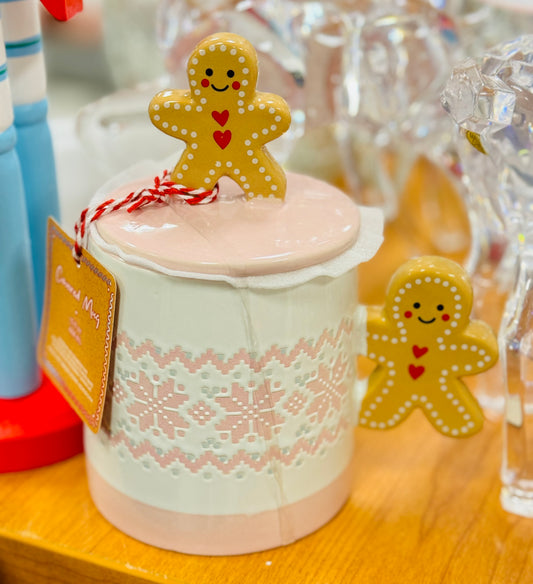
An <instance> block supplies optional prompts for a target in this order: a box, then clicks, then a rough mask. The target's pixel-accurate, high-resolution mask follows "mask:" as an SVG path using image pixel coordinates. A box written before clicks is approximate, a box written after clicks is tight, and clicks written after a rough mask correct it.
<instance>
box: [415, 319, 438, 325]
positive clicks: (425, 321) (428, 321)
mask: <svg viewBox="0 0 533 584" xmlns="http://www.w3.org/2000/svg"><path fill="white" fill-rule="evenodd" d="M418 320H419V321H420V322H423V323H424V324H431V323H432V322H435V320H436V319H435V317H433V318H432V319H431V320H424V319H423V318H420V317H418Z"/></svg>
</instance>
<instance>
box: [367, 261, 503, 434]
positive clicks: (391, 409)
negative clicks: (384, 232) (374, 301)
mask: <svg viewBox="0 0 533 584" xmlns="http://www.w3.org/2000/svg"><path fill="white" fill-rule="evenodd" d="M471 308H472V288H471V286H470V283H469V282H468V278H467V275H466V273H465V271H464V270H463V269H462V268H461V267H460V266H459V265H458V264H456V263H455V262H452V261H450V260H447V259H444V258H439V257H433V256H426V257H422V258H417V259H414V260H410V261H408V262H406V264H404V265H403V266H402V267H401V268H400V269H399V270H398V271H397V272H396V274H395V275H394V276H393V278H392V280H391V284H390V286H389V289H388V291H387V299H386V303H385V307H384V308H377V307H370V308H369V309H368V315H367V347H368V357H369V358H370V359H372V360H375V361H376V362H377V367H376V369H375V370H374V371H373V373H372V375H371V376H370V378H369V381H368V392H367V395H366V396H365V398H364V400H363V403H362V405H361V415H360V424H361V425H362V426H366V427H369V428H376V429H386V428H392V427H394V426H396V425H397V424H399V423H400V422H402V421H403V420H404V419H406V418H407V417H408V416H409V414H410V413H411V412H412V411H413V410H414V409H416V408H418V409H420V410H422V412H423V413H424V414H425V416H426V417H427V419H428V420H429V421H430V422H431V424H432V425H433V426H434V427H435V428H436V429H437V430H438V431H439V432H441V433H442V434H444V435H446V436H453V437H466V436H470V435H471V434H474V433H475V432H478V431H479V430H480V429H481V427H482V425H483V413H482V411H481V409H480V407H479V405H478V404H477V402H476V401H475V399H474V398H473V397H472V395H471V394H470V392H469V391H468V389H467V387H466V386H465V385H464V383H463V382H462V381H461V379H460V377H463V376H466V375H474V374H475V373H479V372H481V371H484V370H486V369H488V368H490V367H492V365H494V363H495V362H496V360H497V355H498V349H497V343H496V339H495V337H494V334H493V333H492V331H491V330H490V328H489V327H488V326H487V325H486V324H485V323H483V322H480V321H470V320H469V315H470V310H471Z"/></svg>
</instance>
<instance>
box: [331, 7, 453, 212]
mask: <svg viewBox="0 0 533 584" xmlns="http://www.w3.org/2000/svg"><path fill="white" fill-rule="evenodd" d="M350 20H351V34H350V39H349V44H348V45H347V48H346V55H345V75H344V91H343V100H342V106H343V107H342V110H341V114H340V115H341V121H342V124H341V127H342V128H343V129H344V132H345V136H344V137H345V140H344V149H343V150H344V152H345V155H346V172H347V175H348V178H349V180H350V184H351V186H352V190H354V191H355V190H356V189H357V187H359V186H360V184H361V182H363V183H364V184H365V185H366V186H367V187H368V186H370V188H367V189H365V190H366V193H367V195H368V196H367V199H366V200H364V202H365V203H368V204H374V205H376V204H378V205H380V206H382V207H383V208H384V211H385V214H386V216H387V217H388V218H389V219H392V218H394V217H395V215H396V213H397V209H398V198H399V194H400V193H401V192H402V191H403V189H404V186H405V182H406V180H407V178H408V176H409V173H410V171H411V169H412V166H413V164H414V162H415V161H416V160H417V159H418V158H419V157H420V156H426V157H427V158H429V159H430V160H433V161H435V162H436V163H437V164H438V165H442V163H443V153H444V152H445V151H446V150H447V148H448V146H449V143H450V131H449V125H448V120H446V119H445V116H444V115H443V112H442V111H441V108H439V107H438V96H439V94H440V91H441V90H442V87H443V85H444V83H445V81H446V79H447V77H448V75H449V71H450V69H451V66H452V63H453V62H455V61H456V60H457V59H458V55H459V53H458V51H459V49H460V43H459V39H458V36H457V31H456V28H455V24H454V22H453V21H452V20H451V19H450V18H448V16H447V15H446V14H445V13H444V12H441V11H439V10H437V9H436V8H435V7H433V6H431V5H430V4H429V3H428V2H425V1H423V0H401V1H399V2H398V1H392V0H385V1H371V0H368V1H365V2H363V1H362V2H359V3H358V4H356V11H354V12H352V13H350ZM391 160H393V161H394V162H393V163H392V164H391ZM372 184H373V185H374V188H372Z"/></svg>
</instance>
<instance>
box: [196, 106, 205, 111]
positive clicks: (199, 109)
mask: <svg viewBox="0 0 533 584" xmlns="http://www.w3.org/2000/svg"><path fill="white" fill-rule="evenodd" d="M203 109H204V108H203V107H202V106H201V105H197V106H196V111H197V112H201V111H202V110H203Z"/></svg>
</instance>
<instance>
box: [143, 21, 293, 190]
mask: <svg viewBox="0 0 533 584" xmlns="http://www.w3.org/2000/svg"><path fill="white" fill-rule="evenodd" d="M187 74H188V78H189V86H190V90H187V91H185V90H183V91H181V90H176V89H168V90H165V91H161V92H160V93H158V94H157V95H156V96H155V97H154V98H153V99H152V101H151V103H150V110H149V112H150V118H151V120H152V123H153V124H154V125H155V126H156V127H157V128H159V129H160V130H162V131H163V132H165V133H166V134H169V135H170V136H173V137H174V138H179V139H180V140H183V141H185V142H186V144H187V147H186V148H185V151H184V153H183V154H182V156H181V158H180V160H179V162H178V164H177V166H176V167H175V168H174V171H173V172H172V175H171V178H172V180H173V181H174V182H176V183H179V184H180V185H183V186H185V187H187V188H194V189H197V188H200V187H203V188H206V189H212V188H213V187H214V186H215V184H216V182H217V181H218V179H219V178H220V177H221V176H229V177H230V178H232V179H233V180H234V181H235V182H237V183H238V184H239V185H240V186H241V188H242V189H243V191H244V193H245V195H246V196H247V197H248V198H252V197H265V198H268V197H274V198H279V199H283V198H284V197H285V189H286V179H285V174H284V172H283V170H282V168H281V167H280V166H279V164H278V163H277V162H276V161H275V160H274V159H273V158H272V157H271V156H270V154H269V153H268V151H267V150H266V148H265V144H266V143H267V142H270V141H271V140H274V139H275V138H278V137H279V136H281V135H282V134H283V133H284V132H286V131H287V129H288V128H289V125H290V112H289V107H288V106H287V104H286V103H285V101H284V100H283V99H282V98H281V97H279V96H277V95H274V94H271V93H260V92H257V91H256V83H257V54H256V52H255V49H254V48H253V46H252V45H251V44H250V43H249V42H248V41H247V40H246V39H244V38H243V37H241V36H239V35H236V34H229V33H220V34H214V35H212V36H209V37H207V38H205V39H204V40H203V41H201V42H200V43H199V44H198V45H197V46H196V48H195V49H194V51H193V53H192V54H191V56H190V58H189V61H188V64H187Z"/></svg>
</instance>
